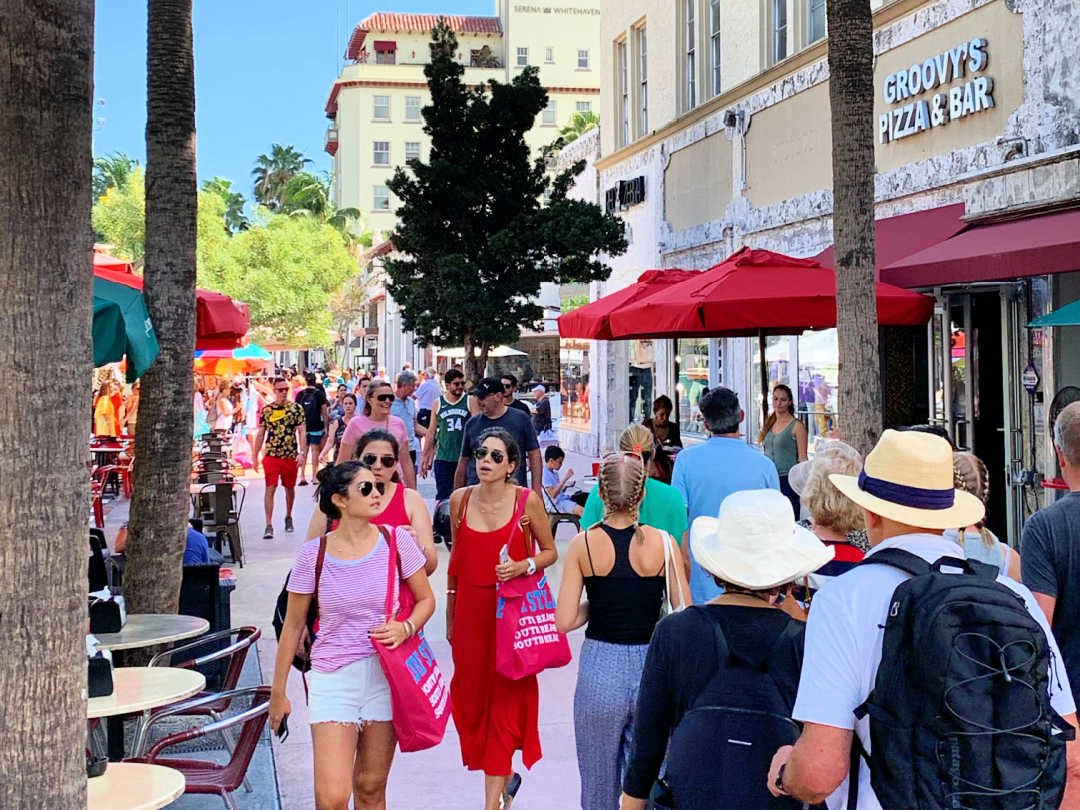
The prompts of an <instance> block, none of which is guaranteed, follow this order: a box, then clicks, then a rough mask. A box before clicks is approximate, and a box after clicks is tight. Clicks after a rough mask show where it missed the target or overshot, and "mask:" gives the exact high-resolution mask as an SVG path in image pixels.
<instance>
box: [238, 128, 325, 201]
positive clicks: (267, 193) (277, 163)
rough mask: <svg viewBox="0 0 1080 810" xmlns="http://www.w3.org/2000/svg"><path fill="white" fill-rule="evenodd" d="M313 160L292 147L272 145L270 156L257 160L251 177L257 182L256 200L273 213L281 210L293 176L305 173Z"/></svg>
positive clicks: (261, 156) (260, 157)
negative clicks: (287, 186) (286, 190)
mask: <svg viewBox="0 0 1080 810" xmlns="http://www.w3.org/2000/svg"><path fill="white" fill-rule="evenodd" d="M309 163H311V160H309V159H308V158H306V157H304V156H303V155H302V154H301V153H300V152H298V151H296V149H294V148H293V147H292V146H282V145H281V144H279V143H275V144H271V146H270V154H269V155H267V154H262V155H259V156H258V157H257V158H255V168H254V169H252V170H251V176H252V177H253V178H254V180H255V199H256V201H257V202H259V203H261V204H262V205H265V206H266V207H267V208H269V209H270V210H271V211H277V210H278V209H279V208H281V205H282V203H283V202H284V199H285V185H286V184H287V183H288V182H289V179H290V178H292V176H293V175H296V174H299V173H300V172H302V171H304V167H305V166H307V165H308V164H309Z"/></svg>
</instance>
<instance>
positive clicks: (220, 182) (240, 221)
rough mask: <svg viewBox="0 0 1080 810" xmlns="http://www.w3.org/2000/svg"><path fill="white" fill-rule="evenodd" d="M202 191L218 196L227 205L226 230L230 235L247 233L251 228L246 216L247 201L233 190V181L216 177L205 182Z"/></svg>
mask: <svg viewBox="0 0 1080 810" xmlns="http://www.w3.org/2000/svg"><path fill="white" fill-rule="evenodd" d="M202 190H203V191H209V192H212V193H214V194H217V195H218V196H219V197H220V198H221V201H222V202H224V203H225V230H226V231H227V232H228V233H229V234H234V233H236V232H237V231H246V230H247V229H248V228H249V227H250V226H251V223H250V222H249V221H248V218H247V217H246V216H244V206H245V205H246V204H247V200H245V199H244V195H243V194H241V193H240V192H239V191H233V190H232V180H226V179H225V178H224V177H215V178H214V179H213V180H207V181H205V182H204V183H203V184H202Z"/></svg>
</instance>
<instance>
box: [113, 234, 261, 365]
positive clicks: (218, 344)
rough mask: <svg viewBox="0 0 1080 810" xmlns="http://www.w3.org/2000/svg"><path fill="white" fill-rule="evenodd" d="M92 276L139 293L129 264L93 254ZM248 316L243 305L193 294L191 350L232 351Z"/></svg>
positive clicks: (138, 282) (211, 295)
mask: <svg viewBox="0 0 1080 810" xmlns="http://www.w3.org/2000/svg"><path fill="white" fill-rule="evenodd" d="M94 275H95V276H97V277H98V278H101V279H105V280H106V281H112V282H116V283H118V284H126V285H127V286H129V287H134V288H135V289H137V290H141V289H142V287H143V277H142V276H140V275H139V274H138V273H136V272H135V267H134V266H133V265H132V264H131V262H127V261H124V260H123V259H118V258H116V257H115V256H109V255H108V254H105V253H101V252H99V251H96V250H95V251H94ZM250 323H251V316H250V315H249V313H248V308H247V304H242V303H240V302H239V301H234V300H233V299H231V298H229V296H227V295H223V294H221V293H217V292H212V291H210V290H196V291H195V348H196V349H235V348H237V347H238V346H240V345H241V341H242V340H243V337H244V335H246V334H247V330H248V326H249V325H250Z"/></svg>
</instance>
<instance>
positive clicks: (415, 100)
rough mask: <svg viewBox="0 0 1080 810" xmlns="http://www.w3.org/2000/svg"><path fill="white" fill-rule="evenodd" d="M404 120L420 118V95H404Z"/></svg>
mask: <svg viewBox="0 0 1080 810" xmlns="http://www.w3.org/2000/svg"><path fill="white" fill-rule="evenodd" d="M405 120H406V121H419V120H420V96H405Z"/></svg>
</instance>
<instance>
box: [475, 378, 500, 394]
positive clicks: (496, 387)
mask: <svg viewBox="0 0 1080 810" xmlns="http://www.w3.org/2000/svg"><path fill="white" fill-rule="evenodd" d="M502 393H503V385H502V380H501V379H499V378H498V377H484V379H482V380H480V382H478V383H477V384H476V387H475V388H473V390H472V395H473V396H474V397H479V398H480V399H483V398H484V397H487V396H491V395H492V394H498V395H500V396H502Z"/></svg>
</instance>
